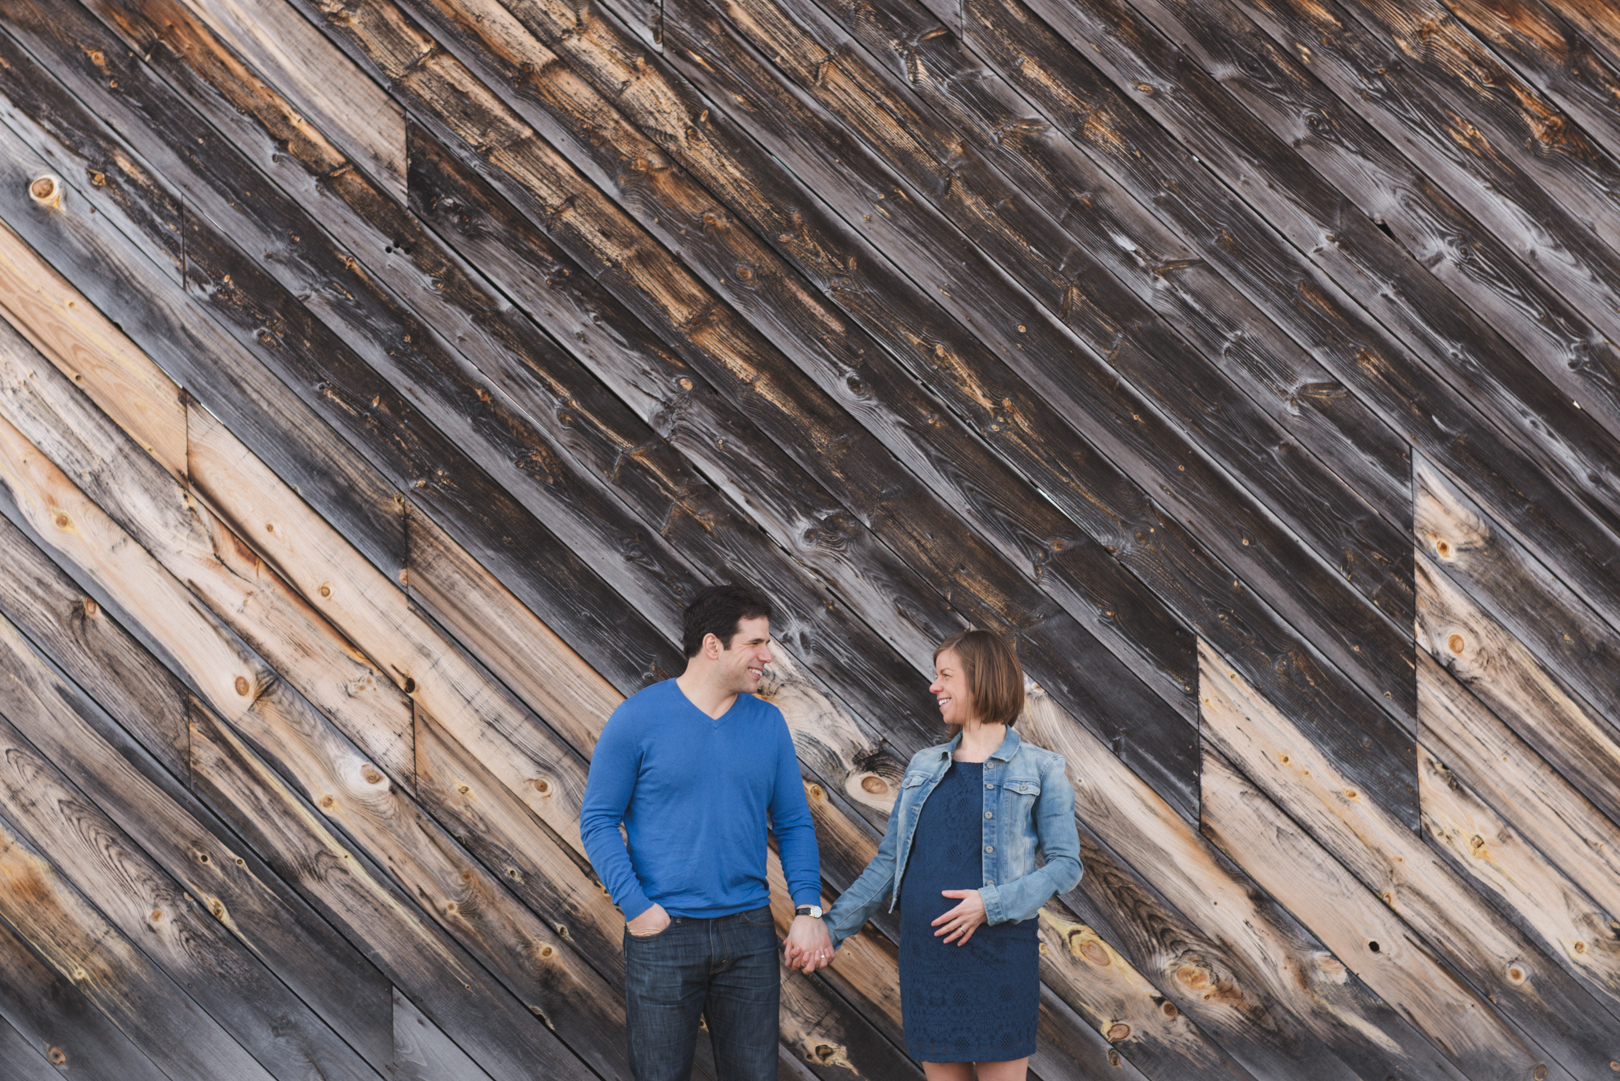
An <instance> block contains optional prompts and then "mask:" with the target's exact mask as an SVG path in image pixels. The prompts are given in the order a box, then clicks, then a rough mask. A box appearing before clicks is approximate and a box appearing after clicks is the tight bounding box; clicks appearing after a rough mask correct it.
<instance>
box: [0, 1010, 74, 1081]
mask: <svg viewBox="0 0 1620 1081" xmlns="http://www.w3.org/2000/svg"><path fill="white" fill-rule="evenodd" d="M57 1054H58V1055H65V1054H66V1052H64V1051H62V1050H61V1049H60V1048H58V1049H57ZM0 1061H4V1062H5V1064H6V1069H7V1070H10V1071H13V1072H14V1074H15V1076H16V1078H17V1081H55V1079H56V1078H57V1077H58V1076H59V1075H58V1074H57V1073H56V1071H55V1070H53V1069H51V1063H50V1061H49V1060H47V1059H46V1057H45V1052H43V1051H41V1050H40V1049H39V1048H37V1047H33V1046H31V1045H30V1044H29V1043H28V1041H27V1040H26V1039H24V1038H23V1036H22V1033H20V1032H18V1031H17V1030H16V1029H14V1028H12V1027H11V1026H10V1025H9V1024H7V1023H6V1022H5V1021H4V1020H0Z"/></svg>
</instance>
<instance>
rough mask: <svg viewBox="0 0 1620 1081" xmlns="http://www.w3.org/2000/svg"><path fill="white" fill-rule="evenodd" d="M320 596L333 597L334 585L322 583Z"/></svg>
mask: <svg viewBox="0 0 1620 1081" xmlns="http://www.w3.org/2000/svg"><path fill="white" fill-rule="evenodd" d="M320 594H321V596H323V597H330V596H331V595H332V585H331V583H329V582H322V583H321V589H320Z"/></svg>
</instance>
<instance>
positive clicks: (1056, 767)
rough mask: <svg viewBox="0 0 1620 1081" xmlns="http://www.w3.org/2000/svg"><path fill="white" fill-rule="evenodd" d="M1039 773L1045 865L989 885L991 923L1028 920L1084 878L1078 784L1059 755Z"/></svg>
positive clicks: (985, 891) (984, 891) (983, 892)
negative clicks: (1077, 822) (1076, 813)
mask: <svg viewBox="0 0 1620 1081" xmlns="http://www.w3.org/2000/svg"><path fill="white" fill-rule="evenodd" d="M1053 757H1054V761H1053V762H1052V764H1051V765H1049V766H1048V767H1047V768H1046V769H1045V770H1043V771H1042V772H1041V794H1040V796H1039V797H1037V798H1036V801H1035V835H1036V838H1037V842H1036V843H1037V844H1038V845H1039V846H1040V849H1041V852H1042V854H1044V855H1045V856H1046V866H1044V867H1037V868H1036V869H1035V870H1034V871H1031V872H1030V873H1029V874H1027V875H1025V876H1024V877H1023V878H1019V879H1015V880H1014V881H1012V882H1002V883H998V884H997V885H994V886H985V887H982V888H981V889H980V890H979V895H980V896H981V897H982V898H983V899H984V911H985V920H986V922H987V923H1007V922H1009V921H1011V922H1017V921H1019V920H1027V919H1029V918H1030V917H1031V916H1033V915H1035V913H1037V912H1039V911H1040V908H1041V906H1042V905H1044V904H1045V903H1046V902H1047V901H1048V900H1050V899H1051V897H1052V895H1053V894H1055V893H1063V892H1064V891H1066V890H1072V889H1074V887H1075V885H1076V884H1077V883H1078V882H1079V881H1080V875H1081V871H1082V869H1081V866H1080V830H1079V827H1077V826H1076V825H1075V823H1074V786H1073V785H1071V784H1070V783H1069V777H1068V774H1067V773H1065V772H1064V763H1063V758H1062V756H1061V755H1054V756H1053Z"/></svg>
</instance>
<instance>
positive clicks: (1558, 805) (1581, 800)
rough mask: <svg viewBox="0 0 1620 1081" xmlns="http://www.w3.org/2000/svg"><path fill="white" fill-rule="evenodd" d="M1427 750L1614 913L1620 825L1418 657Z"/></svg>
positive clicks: (1619, 905) (1619, 901) (1619, 898)
mask: <svg viewBox="0 0 1620 1081" xmlns="http://www.w3.org/2000/svg"><path fill="white" fill-rule="evenodd" d="M1418 681H1419V682H1418V707H1419V714H1418V716H1419V720H1420V722H1421V724H1422V726H1423V727H1422V732H1423V734H1422V738H1423V741H1424V745H1425V746H1426V747H1431V748H1433V749H1434V753H1435V756H1436V757H1437V758H1438V759H1439V760H1440V761H1441V762H1443V763H1444V764H1445V767H1446V769H1448V770H1449V771H1451V773H1452V774H1453V775H1454V776H1456V777H1458V778H1460V779H1461V780H1462V782H1463V783H1464V784H1466V785H1467V786H1468V787H1469V788H1471V789H1472V790H1473V791H1474V792H1475V793H1477V794H1478V795H1480V796H1482V797H1483V798H1484V799H1485V800H1486V801H1487V802H1488V803H1490V805H1491V806H1492V807H1493V808H1495V810H1496V811H1497V812H1498V813H1499V814H1501V815H1503V816H1504V817H1505V818H1506V819H1507V820H1508V821H1509V822H1510V823H1511V824H1512V825H1513V826H1514V827H1515V828H1516V829H1517V830H1518V831H1519V832H1520V833H1521V834H1523V835H1524V836H1525V837H1527V838H1529V839H1530V841H1531V842H1532V843H1533V844H1534V845H1535V846H1536V848H1537V849H1538V850H1539V851H1540V852H1541V853H1542V854H1543V855H1545V856H1546V857H1547V858H1548V859H1550V860H1552V861H1553V862H1554V863H1555V864H1557V865H1558V867H1559V868H1560V869H1561V870H1562V871H1563V872H1564V873H1565V874H1566V875H1568V876H1569V877H1570V878H1571V879H1572V880H1573V881H1574V882H1576V883H1577V884H1578V885H1579V886H1580V887H1581V888H1582V889H1584V890H1585V891H1586V892H1587V893H1588V894H1589V895H1590V896H1591V897H1592V898H1593V899H1594V900H1595V901H1596V902H1597V903H1598V904H1599V905H1601V906H1602V907H1603V909H1604V911H1606V912H1608V913H1610V914H1611V915H1612V914H1614V913H1615V912H1616V910H1617V909H1620V827H1616V825H1615V824H1614V823H1613V822H1612V821H1611V820H1609V819H1608V818H1607V817H1606V816H1604V814H1603V813H1602V812H1601V811H1599V810H1598V809H1597V808H1596V807H1594V806H1592V804H1591V802H1590V801H1589V800H1587V799H1586V797H1585V796H1583V795H1581V793H1580V791H1579V790H1578V789H1577V788H1576V787H1575V786H1574V785H1572V784H1571V783H1570V782H1569V781H1568V780H1567V779H1565V778H1564V777H1563V776H1562V775H1561V774H1559V772H1558V771H1557V770H1555V769H1553V768H1552V767H1551V766H1549V765H1548V764H1547V762H1546V761H1545V760H1544V759H1543V758H1542V757H1541V756H1540V755H1538V754H1536V752H1535V751H1534V750H1533V749H1532V748H1531V747H1530V745H1529V744H1528V743H1525V742H1524V740H1522V739H1521V738H1519V736H1518V735H1516V734H1515V733H1514V731H1513V730H1512V729H1511V728H1509V727H1508V726H1507V725H1505V724H1503V723H1502V721H1501V720H1500V719H1499V718H1498V717H1497V716H1496V715H1495V714H1493V713H1492V712H1491V711H1490V710H1489V709H1486V708H1485V706H1484V705H1483V704H1482V703H1481V702H1480V701H1479V700H1478V699H1477V698H1475V697H1474V696H1473V695H1471V694H1469V693H1468V691H1467V690H1466V689H1465V688H1464V687H1463V685H1462V684H1460V683H1458V682H1457V681H1456V680H1455V679H1454V678H1452V677H1451V675H1450V674H1449V673H1447V672H1446V671H1445V669H1443V668H1442V667H1440V665H1439V664H1438V663H1437V662H1436V661H1435V660H1434V659H1433V658H1432V657H1430V656H1428V655H1427V654H1420V655H1419V657H1418Z"/></svg>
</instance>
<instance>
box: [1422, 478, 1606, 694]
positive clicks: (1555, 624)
mask: <svg viewBox="0 0 1620 1081" xmlns="http://www.w3.org/2000/svg"><path fill="white" fill-rule="evenodd" d="M1412 502H1413V517H1412V534H1413V538H1414V539H1415V540H1416V542H1417V543H1418V545H1419V546H1420V547H1421V548H1422V549H1423V551H1424V554H1425V555H1427V556H1428V558H1429V566H1430V567H1431V568H1432V569H1434V570H1438V571H1440V572H1442V573H1443V574H1445V575H1446V577H1447V578H1448V579H1449V580H1450V582H1451V583H1452V584H1453V587H1454V588H1456V589H1458V590H1460V591H1462V592H1463V593H1464V594H1466V595H1467V596H1468V597H1469V598H1470V600H1472V601H1473V603H1475V604H1477V605H1478V606H1479V607H1480V608H1481V609H1483V610H1484V611H1485V612H1487V613H1488V614H1489V615H1490V616H1491V617H1492V618H1493V619H1495V620H1496V621H1497V622H1499V623H1501V624H1502V626H1503V627H1504V628H1505V629H1507V630H1508V631H1509V632H1510V633H1511V634H1512V635H1513V637H1514V639H1515V640H1517V641H1518V642H1519V643H1520V644H1521V645H1523V646H1524V647H1525V648H1526V649H1528V650H1530V651H1531V652H1532V653H1533V654H1534V655H1535V657H1536V659H1537V660H1538V661H1539V662H1540V663H1541V664H1542V666H1543V667H1545V668H1548V669H1550V670H1552V671H1555V672H1557V673H1559V678H1560V679H1562V680H1563V681H1564V682H1565V683H1567V684H1568V685H1569V686H1570V687H1571V688H1573V689H1574V690H1575V691H1576V692H1577V693H1578V694H1580V695H1581V696H1582V697H1583V698H1584V699H1586V701H1587V702H1589V703H1590V704H1591V705H1592V706H1593V707H1595V708H1596V709H1597V711H1598V712H1600V713H1602V714H1603V716H1605V717H1606V718H1608V720H1609V722H1610V723H1611V724H1620V687H1616V686H1615V683H1614V681H1613V680H1612V679H1611V678H1609V673H1612V672H1613V671H1614V670H1615V666H1616V665H1620V625H1617V624H1615V623H1613V622H1611V621H1608V620H1605V619H1604V618H1603V617H1602V616H1600V615H1599V614H1598V613H1597V612H1594V611H1593V610H1592V609H1591V608H1589V607H1588V606H1587V605H1586V604H1585V603H1583V602H1582V600H1581V598H1580V597H1579V596H1577V595H1576V594H1575V593H1574V592H1573V591H1572V590H1570V589H1569V587H1568V586H1566V585H1565V584H1564V583H1563V582H1562V581H1560V580H1559V579H1558V577H1557V575H1555V574H1553V573H1552V572H1551V571H1550V570H1549V569H1548V568H1547V566H1546V564H1545V563H1544V562H1543V561H1542V560H1541V559H1540V558H1538V557H1537V554H1536V552H1535V551H1534V550H1533V549H1531V548H1529V547H1527V546H1526V545H1525V544H1523V543H1521V542H1520V541H1519V540H1518V539H1517V538H1515V537H1514V536H1513V535H1512V534H1511V533H1510V532H1508V531H1507V530H1505V529H1503V528H1502V527H1501V525H1500V524H1498V523H1497V522H1496V521H1495V520H1494V519H1493V517H1492V516H1491V515H1490V514H1489V513H1487V512H1486V511H1485V509H1484V508H1483V507H1481V506H1480V505H1479V504H1478V503H1476V502H1475V501H1474V500H1473V499H1470V498H1469V496H1468V494H1467V492H1466V491H1465V490H1464V489H1463V488H1461V487H1460V486H1458V485H1457V484H1454V483H1453V482H1452V481H1451V480H1450V479H1449V478H1448V477H1446V475H1445V474H1444V473H1442V472H1440V470H1438V469H1436V468H1435V467H1434V465H1433V463H1431V462H1429V461H1428V460H1427V459H1426V458H1422V457H1415V458H1414V459H1413V462H1412Z"/></svg>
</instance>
